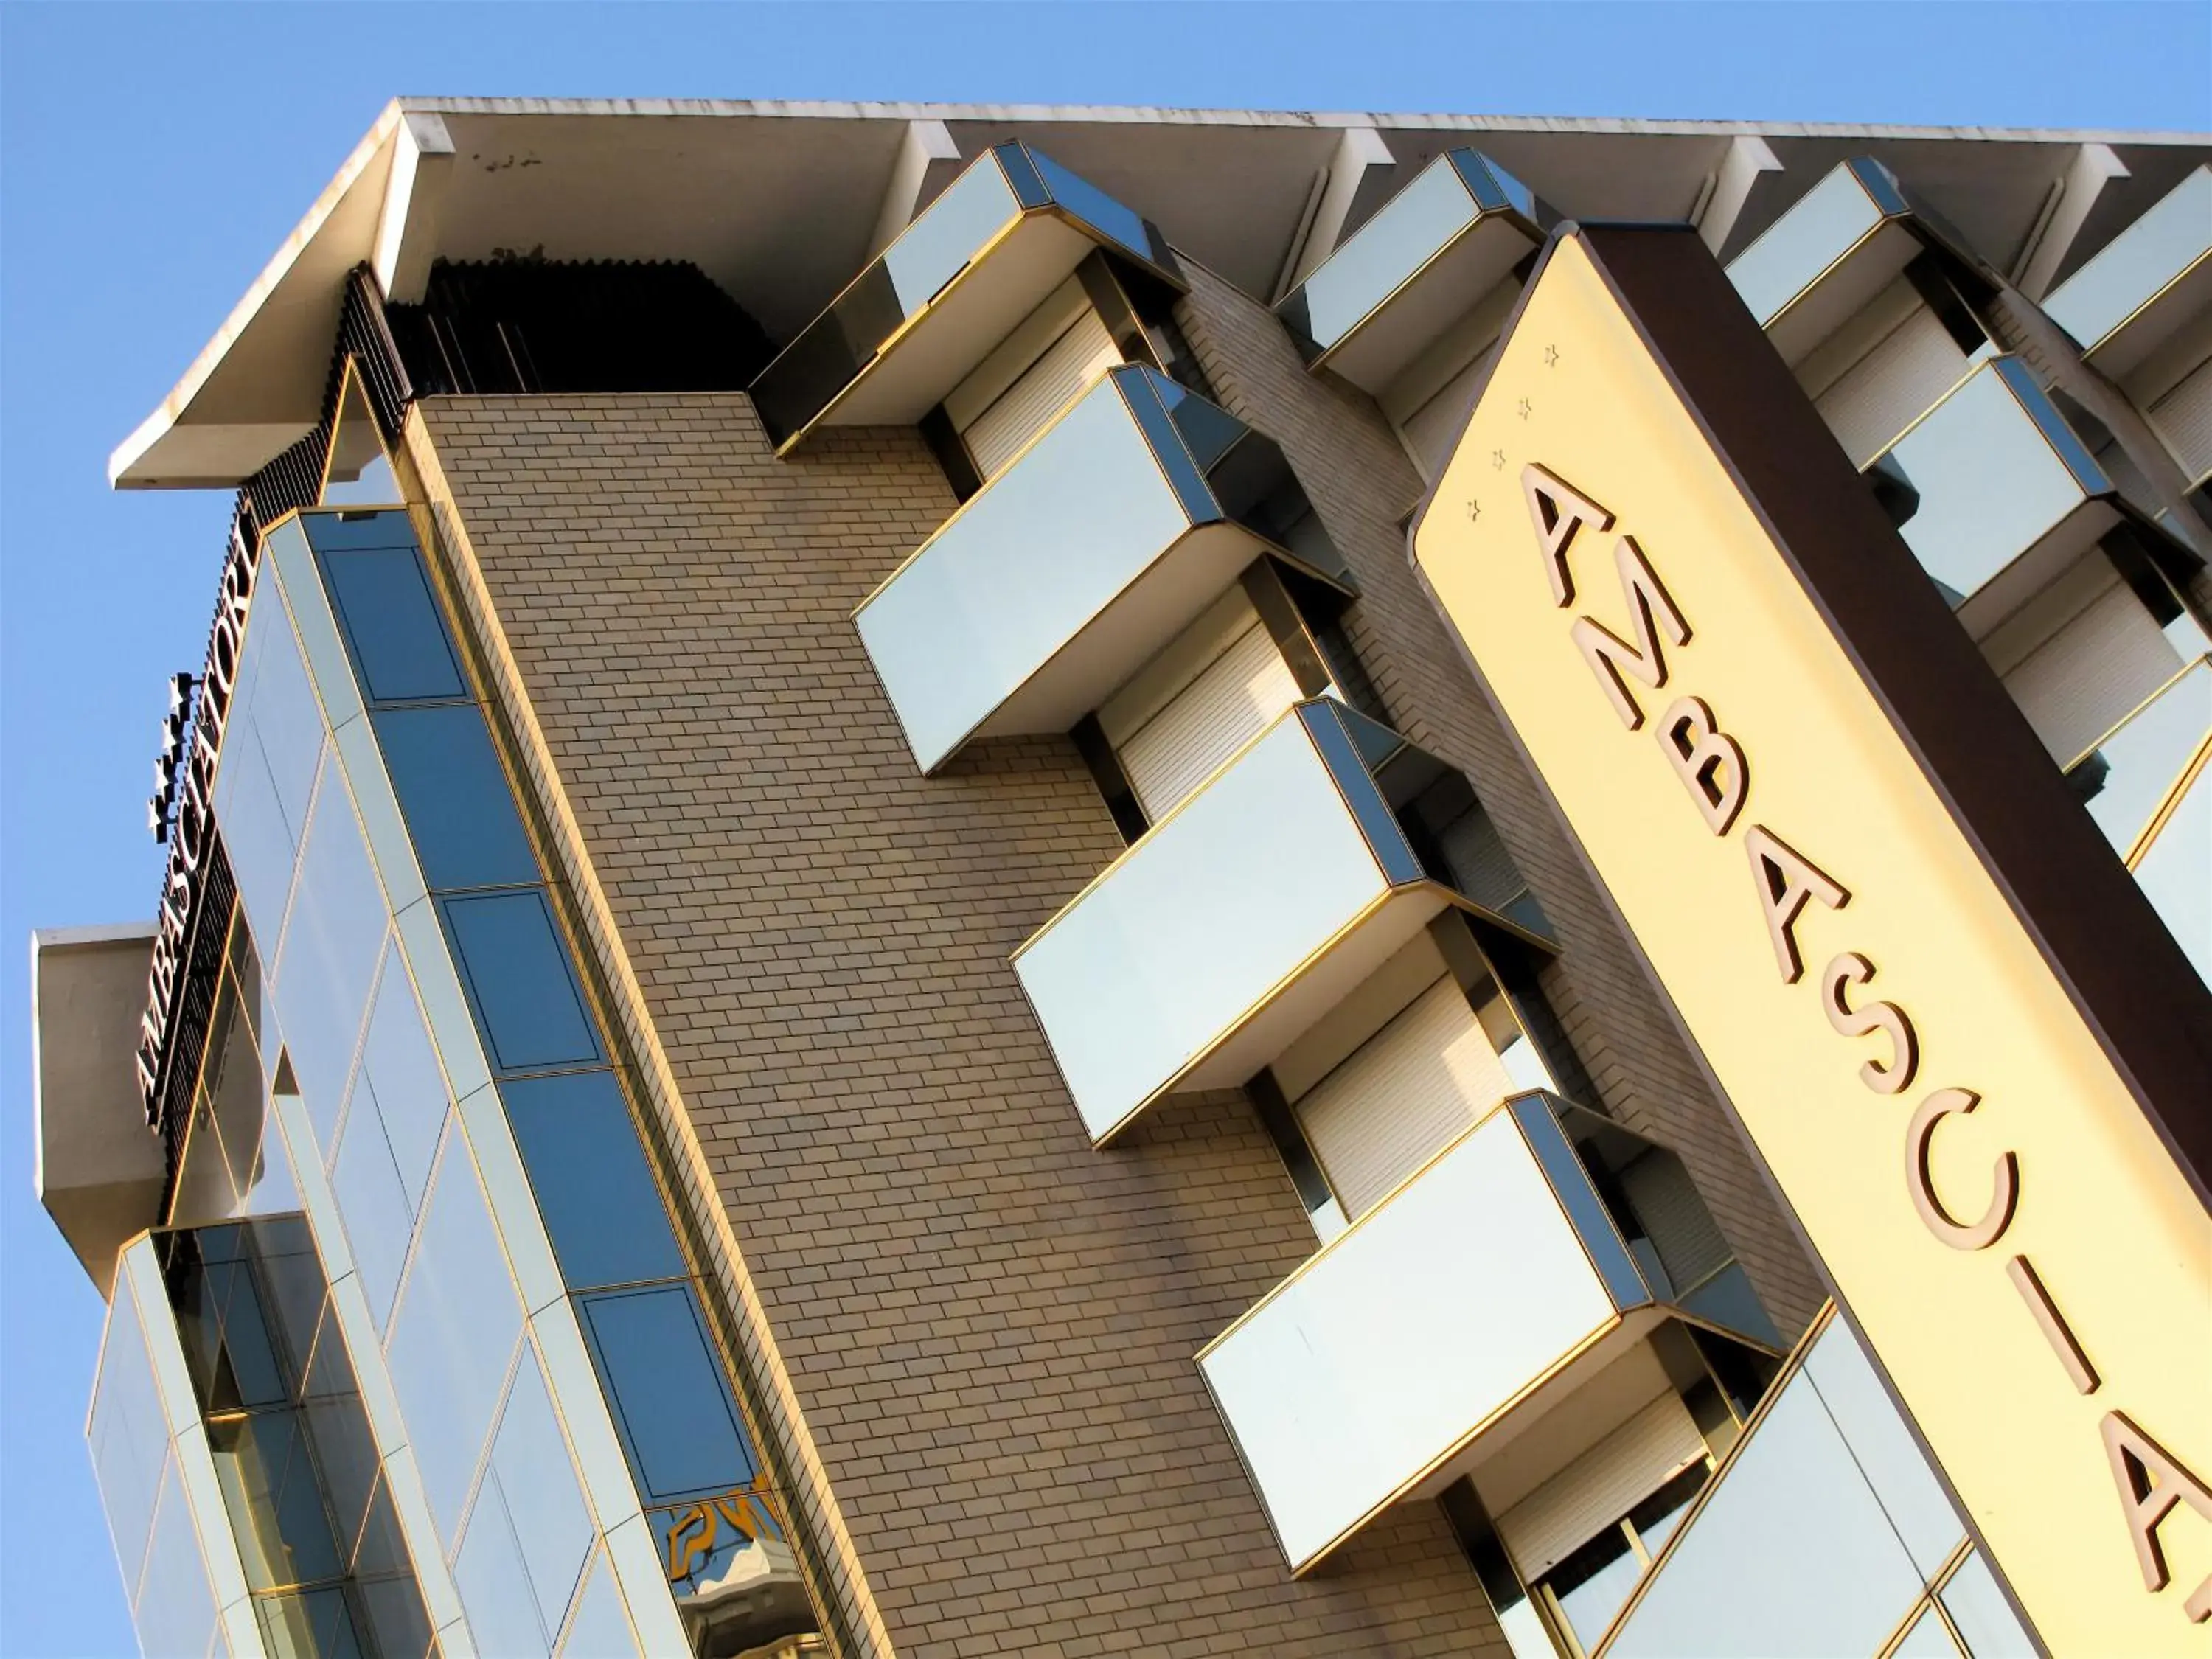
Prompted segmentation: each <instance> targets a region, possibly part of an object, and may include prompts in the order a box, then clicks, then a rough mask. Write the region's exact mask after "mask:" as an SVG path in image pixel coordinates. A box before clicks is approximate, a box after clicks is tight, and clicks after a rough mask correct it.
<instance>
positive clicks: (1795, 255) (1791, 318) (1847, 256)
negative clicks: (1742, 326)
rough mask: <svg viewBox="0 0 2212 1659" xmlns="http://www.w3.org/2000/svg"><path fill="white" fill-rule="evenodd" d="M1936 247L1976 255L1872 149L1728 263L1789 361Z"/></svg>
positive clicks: (1959, 260) (1958, 258)
mask: <svg viewBox="0 0 2212 1659" xmlns="http://www.w3.org/2000/svg"><path fill="white" fill-rule="evenodd" d="M1930 247H1933V248H1936V250H1938V251H1939V252H1943V253H1944V254H1946V255H1947V256H1948V259H1949V260H1950V262H1951V263H1952V264H1954V266H1956V265H1960V264H1968V265H1970V264H1972V260H1971V259H1970V258H1968V257H1967V256H1966V255H1964V254H1962V253H1960V252H1957V251H1956V247H1955V245H1954V242H1953V241H1952V239H1951V238H1950V237H1949V235H1948V234H1947V233H1946V232H1945V231H1944V230H1943V228H1942V226H1941V225H1940V224H1937V223H1936V222H1933V221H1931V220H1930V219H1929V216H1928V215H1927V214H1926V213H1925V211H1924V210H1920V209H1917V208H1916V207H1915V206H1914V204H1912V203H1911V202H1910V201H1908V200H1907V199H1906V197H1905V192H1904V191H1903V190H1902V189H1901V188H1900V187H1899V185H1898V182H1897V178H1896V175H1895V174H1893V173H1891V172H1890V170H1889V169H1888V168H1887V167H1884V166H1882V164H1881V162H1879V161H1875V160H1873V159H1871V158H1870V157H1867V156H1858V157H1856V158H1854V159H1853V160H1851V161H1845V162H1844V163H1842V164H1841V165H1840V166H1838V167H1835V168H1834V169H1833V170H1832V171H1831V172H1830V173H1828V175H1827V176H1826V178H1824V179H1821V180H1820V183H1819V184H1817V185H1814V186H1813V188H1812V189H1810V190H1809V191H1806V192H1805V194H1804V195H1803V196H1802V197H1799V198H1798V199H1797V201H1796V203H1794V204H1792V205H1791V206H1790V209H1789V210H1788V211H1787V212H1785V213H1784V214H1783V216H1781V217H1780V218H1778V219H1777V220H1776V221H1775V222H1773V223H1772V224H1771V225H1769V226H1768V227H1767V228H1765V230H1764V231H1763V232H1761V233H1760V234H1759V236H1758V237H1757V238H1756V239H1755V240H1753V242H1752V244H1751V246H1748V247H1747V248H1746V249H1744V251H1743V252H1741V253H1739V254H1737V255H1736V257H1735V258H1734V259H1732V260H1730V261H1729V267H1728V274H1729V280H1730V281H1731V282H1733V283H1735V289H1736V292H1737V293H1738V294H1740V295H1742V296H1743V302H1744V304H1745V305H1747V306H1748V307H1750V308H1751V314H1752V315H1753V316H1754V317H1756V318H1757V319H1759V326H1760V327H1761V328H1763V329H1765V331H1766V335H1767V337H1768V338H1769V339H1771V340H1772V341H1773V342H1774V345H1775V349H1777V350H1778V351H1779V352H1781V354H1782V356H1783V361H1784V362H1789V363H1793V364H1794V363H1796V362H1801V361H1802V359H1803V358H1804V357H1805V356H1806V355H1807V354H1808V352H1810V351H1811V350H1812V349H1813V348H1814V346H1816V345H1818V344H1819V343H1820V342H1821V341H1822V340H1824V339H1826V337H1828V336H1829V335H1830V334H1832V333H1833V332H1834V331H1835V330H1836V329H1837V328H1838V326H1839V325H1841V324H1843V323H1844V321H1845V320H1846V319H1849V318H1850V316H1851V315H1852V314H1853V313H1856V312H1857V311H1858V310H1859V309H1860V308H1861V307H1863V306H1864V305H1865V304H1866V303H1867V302H1868V301H1869V300H1871V299H1873V298H1874V296H1875V295H1877V294H1878V293H1880V292H1881V290H1882V289H1885V288H1887V286H1888V285H1889V284H1890V283H1893V282H1894V281H1896V279H1897V278H1898V276H1899V275H1901V274H1902V273H1903V272H1904V270H1905V267H1906V266H1907V265H1909V264H1911V263H1912V262H1913V260H1915V259H1917V258H1919V257H1920V255H1921V253H1922V252H1924V251H1925V250H1927V249H1929V248H1930Z"/></svg>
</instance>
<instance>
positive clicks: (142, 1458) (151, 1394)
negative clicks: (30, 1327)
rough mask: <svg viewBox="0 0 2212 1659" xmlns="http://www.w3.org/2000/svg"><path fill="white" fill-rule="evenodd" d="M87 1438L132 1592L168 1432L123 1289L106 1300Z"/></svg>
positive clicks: (142, 1340)
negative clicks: (103, 1327) (107, 1301)
mask: <svg viewBox="0 0 2212 1659" xmlns="http://www.w3.org/2000/svg"><path fill="white" fill-rule="evenodd" d="M88 1439H89V1441H90V1443H91V1449H92V1466H93V1470H94V1474H96V1475H97V1476H98V1478H99V1481H100V1507H101V1508H102V1509H103V1510H106V1513H107V1526H108V1530H109V1531H110V1532H111V1533H112V1534H113V1535H114V1539H115V1559H116V1560H117V1562H118V1564H120V1565H121V1567H122V1569H123V1581H124V1585H125V1589H126V1590H129V1591H131V1592H132V1593H135V1592H136V1590H137V1583H138V1580H139V1578H140V1577H141V1576H142V1574H143V1571H144V1570H145V1565H146V1539H147V1528H149V1526H150V1525H151V1524H152V1519H153V1514H154V1502H155V1497H156V1496H157V1494H158V1493H159V1492H160V1490H161V1464H162V1460H163V1459H164V1458H165V1457H167V1455H168V1449H169V1433H168V1424H167V1419H166V1418H165V1417H164V1416H163V1414H162V1412H161V1397H160V1395H157V1394H156V1393H155V1388H154V1361H153V1358H152V1357H151V1356H150V1355H149V1353H148V1352H146V1336H145V1333H144V1331H143V1329H141V1328H140V1326H139V1323H138V1315H137V1304H136V1301H135V1298H133V1297H131V1296H130V1295H129V1294H127V1293H125V1292H123V1291H118V1293H117V1294H116V1295H115V1297H113V1299H112V1301H111V1302H110V1303H109V1304H108V1309H107V1335H106V1340H105V1342H104V1343H103V1345H102V1346H101V1349H100V1376H99V1377H98V1379H97V1381H96V1382H95V1383H94V1392H93V1401H92V1419H91V1425H90V1431H89V1434H88Z"/></svg>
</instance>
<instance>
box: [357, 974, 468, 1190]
mask: <svg viewBox="0 0 2212 1659" xmlns="http://www.w3.org/2000/svg"><path fill="white" fill-rule="evenodd" d="M361 1071H362V1078H363V1079H365V1080H366V1081H367V1082H368V1085H369V1087H370V1089H371V1091H373V1093H374V1096H375V1098H376V1109H377V1111H378V1113H379V1115H381V1116H382V1118H383V1120H384V1138H385V1139H386V1141H387V1142H388V1143H389V1144H390V1146H391V1148H392V1164H393V1166H394V1167H395V1168H396V1169H397V1170H398V1172H399V1184H400V1186H401V1187H403V1188H405V1190H406V1194H407V1212H408V1214H409V1215H410V1216H412V1215H413V1214H414V1213H415V1212H416V1211H417V1210H418V1209H420V1208H421V1207H422V1194H423V1192H424V1190H425V1189H426V1188H428V1186H429V1184H430V1160H431V1158H433V1157H434V1156H435V1154H436V1152H437V1150H438V1131H439V1129H440V1128H441V1127H442V1126H443V1125H444V1123H445V1121H446V1103H447V1102H446V1078H445V1073H442V1072H441V1071H440V1070H439V1069H438V1054H437V1050H436V1049H435V1048H432V1047H431V1046H430V1028H429V1026H428V1024H426V1023H425V1022H424V1020H423V1018H422V1004H421V1003H419V1002H418V1001H416V997H415V987H414V983H413V981H410V979H409V978H408V977H407V965H406V963H404V962H403V961H402V960H401V959H400V955H399V946H398V942H397V941H396V940H395V941H394V942H393V943H392V944H391V945H388V946H387V947H386V950H385V953H384V973H383V975H382V977H381V978H380V980H379V981H377V987H376V1003H375V1006H374V1007H372V1008H371V1009H370V1010H369V1014H368V1036H366V1037H364V1038H363V1039H362V1053H361ZM359 1086H360V1085H356V1090H358V1088H359Z"/></svg>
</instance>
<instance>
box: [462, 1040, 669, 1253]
mask: <svg viewBox="0 0 2212 1659" xmlns="http://www.w3.org/2000/svg"><path fill="white" fill-rule="evenodd" d="M500 1097H501V1100H502V1101H504V1102H505V1103H506V1105H507V1121H508V1123H509V1124H510V1125H511V1126H512V1127H513V1131H514V1142H515V1146H516V1147H517V1148H518V1149H519V1150H520V1152H521V1153H522V1164H523V1168H524V1169H525V1170H527V1171H528V1172H529V1176H530V1185H531V1188H532V1191H533V1192H534V1193H535V1194H537V1198H538V1211H539V1212H540V1213H541V1214H542V1215H544V1218H545V1231H546V1232H547V1233H548V1234H549V1235H550V1237H551V1238H552V1240H553V1251H554V1254H555V1255H556V1256H557V1257H559V1259H560V1262H561V1277H562V1280H563V1281H564V1282H565V1283H566V1284H567V1285H568V1287H569V1289H571V1290H578V1291H583V1290H593V1289H596V1288H598V1287H599V1286H601V1285H635V1284H639V1283H641V1282H644V1281H647V1280H650V1279H680V1278H682V1277H683V1276H684V1273H685V1272H686V1271H687V1269H686V1267H685V1266H684V1257H683V1255H682V1254H681V1252H679V1251H678V1249H677V1248H676V1238H675V1236H674V1234H672V1233H671V1231H669V1226H668V1212H667V1208H666V1206H665V1205H664V1204H663V1202H662V1200H661V1196H660V1189H659V1188H658V1187H657V1186H655V1185H654V1184H653V1172H652V1170H650V1169H649V1168H648V1167H647V1164H646V1161H645V1149H644V1148H643V1147H642V1146H640V1145H639V1143H638V1138H637V1127H636V1125H635V1122H634V1121H633V1120H632V1119H631V1117H630V1111H629V1103H628V1102H627V1101H626V1100H624V1099H623V1091H622V1085H621V1084H620V1083H619V1082H618V1081H617V1079H616V1077H615V1074H614V1073H612V1072H565V1073H560V1074H558V1075H556V1076H553V1077H541V1078H531V1079H525V1080H522V1081H519V1082H513V1083H507V1084H502V1085H501V1086H500Z"/></svg>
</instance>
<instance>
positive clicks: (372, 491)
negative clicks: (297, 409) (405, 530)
mask: <svg viewBox="0 0 2212 1659" xmlns="http://www.w3.org/2000/svg"><path fill="white" fill-rule="evenodd" d="M402 501H403V496H402V495H401V492H400V489H399V477H398V474H397V473H395V472H394V471H392V462H391V460H390V459H389V458H388V457H387V456H386V454H385V453H384V439H383V436H382V435H381V434H380V432H378V430H377V427H376V416H375V415H374V413H372V412H371V410H370V409H369V406H368V398H367V397H366V396H365V395H363V393H362V386H361V376H360V373H359V371H358V370H352V371H349V373H348V374H347V375H346V382H345V396H344V398H343V399H342V400H341V401H340V402H339V404H338V410H337V420H336V422H333V427H332V430H331V453H330V459H329V462H328V463H327V465H325V467H324V469H323V491H322V504H323V505H324V506H325V507H397V506H398V505H400V504H401V503H402Z"/></svg>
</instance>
